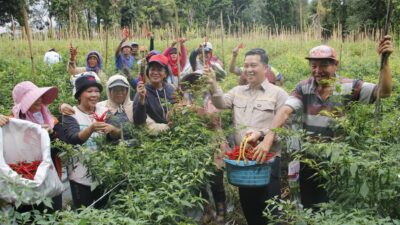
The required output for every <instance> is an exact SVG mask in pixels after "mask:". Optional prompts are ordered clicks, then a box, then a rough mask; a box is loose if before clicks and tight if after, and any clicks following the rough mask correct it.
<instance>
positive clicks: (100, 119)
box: [93, 111, 108, 122]
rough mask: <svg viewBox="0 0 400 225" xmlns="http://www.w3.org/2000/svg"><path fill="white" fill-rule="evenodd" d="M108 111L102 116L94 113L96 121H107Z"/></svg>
mask: <svg viewBox="0 0 400 225" xmlns="http://www.w3.org/2000/svg"><path fill="white" fill-rule="evenodd" d="M107 113H108V111H105V112H104V113H103V114H101V116H99V115H97V114H96V113H93V118H94V119H95V120H96V122H106V120H107Z"/></svg>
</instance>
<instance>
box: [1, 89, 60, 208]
mask: <svg viewBox="0 0 400 225" xmlns="http://www.w3.org/2000/svg"><path fill="white" fill-rule="evenodd" d="M57 96H58V89H57V87H42V88H39V87H38V86H36V85H35V84H34V83H32V82H30V81H23V82H20V83H18V84H17V85H15V87H14V89H13V91H12V98H13V100H14V106H13V109H12V113H13V116H12V117H13V118H16V119H22V120H27V121H30V122H32V123H36V124H40V125H41V126H42V127H43V128H44V129H46V130H47V131H48V132H49V135H50V138H51V140H55V139H56V138H58V137H59V136H61V135H62V134H63V129H62V127H61V124H58V120H57V119H56V118H55V117H54V116H53V115H52V114H51V112H50V110H49V108H48V106H49V105H50V104H51V103H52V102H53V101H54V100H55V99H56V98H57ZM8 121H9V119H8V117H5V116H3V115H0V126H4V125H6V124H7V123H8ZM51 157H52V159H53V163H54V166H55V168H56V170H57V173H58V176H59V177H61V170H62V169H61V162H60V159H59V158H58V156H57V151H56V149H54V148H52V149H51ZM52 200H53V210H59V209H61V207H62V198H61V194H60V195H58V196H56V197H54V198H53V199H52ZM39 208H44V207H42V206H40V207H39ZM30 209H32V207H31V206H22V207H19V208H18V211H27V210H30ZM48 210H51V209H48Z"/></svg>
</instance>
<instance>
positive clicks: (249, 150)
mask: <svg viewBox="0 0 400 225" xmlns="http://www.w3.org/2000/svg"><path fill="white" fill-rule="evenodd" d="M254 152H255V151H254V147H253V146H251V145H248V146H247V147H246V148H245V153H244V155H245V157H246V159H248V160H256V159H255V158H254ZM239 155H240V146H237V145H235V147H234V148H233V149H232V151H226V152H225V156H227V157H228V159H230V160H237V159H238V158H239ZM273 157H274V153H271V152H268V154H267V157H266V159H265V161H268V160H270V159H272V158H273Z"/></svg>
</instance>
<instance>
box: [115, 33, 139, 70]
mask: <svg viewBox="0 0 400 225" xmlns="http://www.w3.org/2000/svg"><path fill="white" fill-rule="evenodd" d="M122 35H123V39H122V40H121V42H120V43H119V45H118V47H117V49H116V50H115V67H116V69H117V70H122V69H123V68H124V67H127V68H129V69H133V66H134V64H135V58H134V57H133V56H132V55H131V52H132V46H131V44H130V43H128V42H127V40H128V36H129V34H128V29H126V28H124V30H123V32H122Z"/></svg>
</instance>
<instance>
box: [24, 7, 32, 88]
mask: <svg viewBox="0 0 400 225" xmlns="http://www.w3.org/2000/svg"><path fill="white" fill-rule="evenodd" d="M21 11H22V15H23V17H24V26H25V31H26V35H27V38H28V45H29V54H30V57H31V64H32V82H33V83H35V63H34V60H33V52H32V36H31V29H30V27H29V22H28V12H27V11H26V5H25V3H24V5H23V6H22V8H21Z"/></svg>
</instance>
